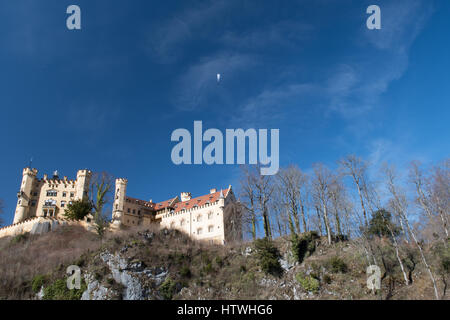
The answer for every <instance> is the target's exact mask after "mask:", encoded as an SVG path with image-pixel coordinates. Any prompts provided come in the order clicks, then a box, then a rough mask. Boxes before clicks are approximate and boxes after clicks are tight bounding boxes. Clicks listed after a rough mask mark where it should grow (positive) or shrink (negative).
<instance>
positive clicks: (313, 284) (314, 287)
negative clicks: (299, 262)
mask: <svg viewBox="0 0 450 320" xmlns="http://www.w3.org/2000/svg"><path fill="white" fill-rule="evenodd" d="M295 279H296V280H297V281H298V282H299V283H300V285H301V286H302V288H303V289H305V290H306V291H309V292H314V293H316V292H317V291H319V287H320V284H319V280H317V279H315V278H313V277H311V276H304V275H303V274H302V273H301V272H300V273H297V274H296V276H295Z"/></svg>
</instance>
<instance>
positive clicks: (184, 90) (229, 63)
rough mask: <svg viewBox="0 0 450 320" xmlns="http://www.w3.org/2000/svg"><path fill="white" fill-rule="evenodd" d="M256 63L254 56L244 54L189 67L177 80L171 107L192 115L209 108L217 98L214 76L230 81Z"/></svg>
mask: <svg viewBox="0 0 450 320" xmlns="http://www.w3.org/2000/svg"><path fill="white" fill-rule="evenodd" d="M256 63H257V58H256V57H255V56H250V55H244V54H227V53H221V54H220V55H217V56H213V57H207V58H203V59H201V61H200V62H198V63H197V64H195V65H192V66H190V67H189V68H188V69H187V70H186V71H185V72H182V74H181V75H180V76H179V77H178V79H177V80H176V85H175V88H174V93H173V97H174V98H173V104H174V105H175V107H176V108H177V109H178V110H184V111H192V110H194V109H204V108H205V107H207V106H208V107H210V106H209V105H206V103H207V102H208V101H210V102H211V101H213V98H214V97H217V94H218V93H217V91H216V90H213V88H214V87H217V83H216V81H215V79H216V74H217V73H220V74H221V76H222V78H224V79H227V80H232V79H233V78H235V77H236V76H237V74H238V73H239V71H243V70H248V68H250V67H251V66H254V65H255V64H256Z"/></svg>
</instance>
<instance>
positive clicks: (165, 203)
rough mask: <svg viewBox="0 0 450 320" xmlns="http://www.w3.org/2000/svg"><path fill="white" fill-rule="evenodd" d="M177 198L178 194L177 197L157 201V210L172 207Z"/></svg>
mask: <svg viewBox="0 0 450 320" xmlns="http://www.w3.org/2000/svg"><path fill="white" fill-rule="evenodd" d="M177 198H178V196H177V197H175V198H172V199H169V200H166V201H162V202H158V203H155V209H156V210H162V209H165V208H167V207H170V206H172V205H173V202H174V201H175V200H177Z"/></svg>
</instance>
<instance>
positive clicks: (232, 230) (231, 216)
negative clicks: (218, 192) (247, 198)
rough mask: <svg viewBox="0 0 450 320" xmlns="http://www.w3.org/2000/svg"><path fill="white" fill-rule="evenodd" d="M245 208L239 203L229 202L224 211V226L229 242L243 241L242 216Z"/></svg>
mask: <svg viewBox="0 0 450 320" xmlns="http://www.w3.org/2000/svg"><path fill="white" fill-rule="evenodd" d="M244 210H245V209H244V206H243V205H242V203H240V202H239V201H231V202H229V203H228V204H227V205H226V206H225V209H224V225H225V234H226V235H227V242H236V241H241V240H242V216H243V212H244Z"/></svg>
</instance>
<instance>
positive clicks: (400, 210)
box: [385, 166, 439, 299]
mask: <svg viewBox="0 0 450 320" xmlns="http://www.w3.org/2000/svg"><path fill="white" fill-rule="evenodd" d="M385 173H386V177H387V186H388V190H389V192H390V194H391V196H392V208H393V209H394V212H395V213H396V214H397V215H398V216H399V218H400V219H402V220H403V221H404V222H405V226H406V229H407V230H408V233H409V234H410V235H411V237H412V239H413V241H414V243H415V244H416V246H417V248H418V249H419V252H420V256H421V258H422V262H423V264H424V265H425V268H426V269H427V271H428V274H429V276H430V279H431V282H432V284H433V288H434V293H435V296H436V299H439V294H438V289H437V285H436V280H435V277H434V275H433V272H432V271H431V267H430V265H429V263H428V261H427V259H426V257H425V253H424V250H423V248H422V245H421V243H420V242H419V240H418V238H417V235H416V232H415V231H414V230H413V229H412V227H411V225H410V222H409V220H408V216H407V201H406V196H405V195H404V194H403V192H402V191H400V189H399V188H398V187H397V185H396V176H395V172H394V169H393V168H390V167H388V166H385Z"/></svg>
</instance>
